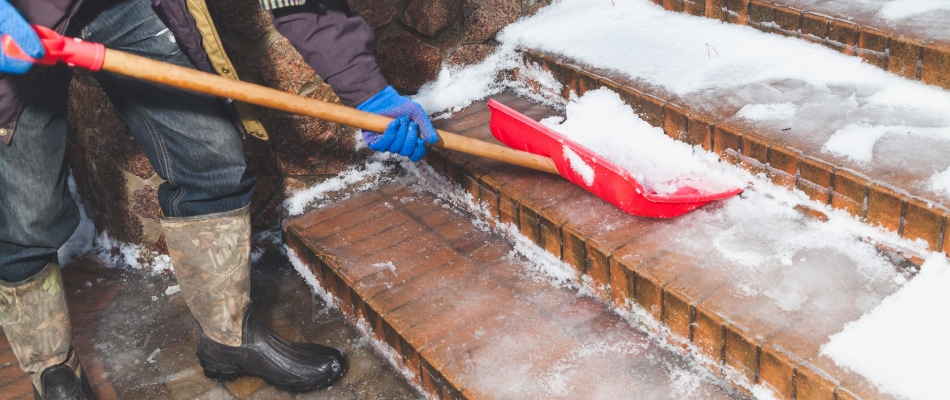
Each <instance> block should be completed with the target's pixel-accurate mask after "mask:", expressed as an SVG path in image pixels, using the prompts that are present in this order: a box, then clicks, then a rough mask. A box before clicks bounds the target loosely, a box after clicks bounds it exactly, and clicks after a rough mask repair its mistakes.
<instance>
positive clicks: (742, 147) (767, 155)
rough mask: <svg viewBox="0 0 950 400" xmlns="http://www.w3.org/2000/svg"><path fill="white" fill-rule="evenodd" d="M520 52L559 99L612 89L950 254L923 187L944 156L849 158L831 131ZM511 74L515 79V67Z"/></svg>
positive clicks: (781, 177) (681, 134) (681, 127)
mask: <svg viewBox="0 0 950 400" xmlns="http://www.w3.org/2000/svg"><path fill="white" fill-rule="evenodd" d="M522 54H523V56H524V61H525V63H526V65H533V66H537V67H539V68H542V69H543V70H546V71H548V72H550V73H551V74H552V75H553V76H554V77H555V78H556V79H557V80H558V81H559V82H560V83H561V84H562V85H563V88H562V92H561V93H560V95H561V96H562V97H564V98H568V97H569V96H570V94H571V93H575V94H577V95H581V94H583V93H586V92H587V91H589V90H593V89H597V88H601V87H606V88H609V89H610V90H613V91H615V92H617V93H619V94H620V96H621V98H623V99H624V101H625V102H626V103H627V104H629V105H630V106H631V107H632V108H633V109H634V111H635V112H636V113H637V114H638V115H640V117H641V118H643V119H644V120H645V121H647V122H648V123H650V124H651V125H653V126H656V127H660V128H662V129H663V130H664V132H666V134H667V135H668V136H670V137H672V138H674V139H676V140H680V141H684V142H687V143H690V144H692V145H697V146H702V148H703V149H706V150H710V151H713V152H715V153H718V154H719V155H720V156H722V157H723V158H724V159H726V160H728V161H730V162H733V163H736V164H738V165H740V166H742V167H743V168H744V169H746V170H748V171H750V172H753V173H763V174H765V175H766V176H767V177H768V178H769V179H771V180H772V181H773V182H774V183H776V184H778V185H782V186H785V187H787V188H789V189H798V190H801V191H803V192H805V193H806V194H808V196H809V197H811V198H812V199H813V200H815V201H818V202H821V203H823V204H828V205H830V206H832V207H834V208H837V209H842V210H845V211H847V212H849V213H850V214H851V215H854V216H855V217H857V218H859V219H861V220H862V221H864V222H866V223H868V224H870V225H872V226H880V227H882V228H884V229H887V230H890V231H892V232H896V233H898V234H900V235H901V236H902V237H904V238H907V239H909V240H918V239H920V240H923V241H926V242H927V245H928V248H929V250H932V251H938V252H939V251H943V252H944V253H946V254H950V244H948V243H947V242H950V235H945V234H944V233H945V231H946V227H947V221H948V215H950V201H948V200H947V199H945V198H943V196H941V195H938V194H934V193H932V192H929V191H927V190H926V188H925V186H926V181H927V179H929V178H930V177H931V176H932V175H933V174H934V172H935V171H941V170H943V169H945V168H946V166H944V165H943V164H944V161H943V160H944V158H942V157H937V158H932V157H930V156H926V155H925V154H922V155H921V156H920V157H919V159H918V160H914V162H906V163H902V165H900V166H894V165H890V164H885V163H859V162H854V161H851V160H849V159H846V158H840V157H835V156H833V155H830V154H828V153H826V152H823V151H822V150H821V147H822V144H823V143H824V141H825V140H827V138H828V137H829V136H830V135H831V134H832V133H834V129H829V128H827V127H823V126H815V124H813V123H810V122H808V121H797V122H800V124H799V125H801V126H796V128H795V129H796V130H799V132H798V134H796V135H791V134H789V133H788V132H786V131H787V130H789V129H790V128H783V127H782V126H776V125H775V124H769V123H765V122H757V121H750V120H747V119H742V118H739V117H736V116H735V115H736V112H737V111H739V109H740V108H741V107H742V105H743V104H744V103H743V104H727V103H719V104H717V106H716V107H717V108H716V109H713V110H710V109H709V99H704V98H681V97H678V96H675V95H671V94H669V93H667V92H665V91H664V90H662V89H660V88H657V87H655V86H651V85H649V84H646V83H643V82H642V81H639V80H636V79H630V78H624V77H621V76H618V75H617V74H615V73H611V72H608V71H604V70H599V69H597V68H594V67H590V66H586V65H581V64H579V63H576V62H572V61H571V60H566V59H564V58H562V57H558V56H555V55H552V54H547V53H544V52H541V51H536V50H525V51H523V52H522ZM513 73H514V75H515V76H516V78H517V77H518V76H519V71H517V70H516V71H514V72H513ZM524 79H527V78H524ZM832 112H833V111H832ZM802 130H804V131H806V132H802ZM806 133H807V134H806ZM905 145H907V146H916V147H914V148H913V149H911V148H907V149H903V150H902V151H905V152H911V151H920V152H933V150H934V148H935V146H936V147H939V146H942V144H939V143H936V142H932V141H920V142H919V143H916V144H914V143H905ZM921 146H922V147H921Z"/></svg>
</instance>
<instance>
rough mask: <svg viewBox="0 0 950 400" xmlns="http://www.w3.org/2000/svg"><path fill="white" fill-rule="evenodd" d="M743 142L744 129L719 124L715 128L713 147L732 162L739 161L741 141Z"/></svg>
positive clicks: (724, 158) (722, 156) (723, 157)
mask: <svg viewBox="0 0 950 400" xmlns="http://www.w3.org/2000/svg"><path fill="white" fill-rule="evenodd" d="M741 142H742V131H739V130H737V129H736V128H734V127H729V126H724V125H718V126H716V130H715V138H714V139H713V147H714V151H715V153H716V154H719V156H720V157H721V158H722V159H723V160H726V161H727V162H730V163H738V162H739V151H740V147H739V146H740V143H741Z"/></svg>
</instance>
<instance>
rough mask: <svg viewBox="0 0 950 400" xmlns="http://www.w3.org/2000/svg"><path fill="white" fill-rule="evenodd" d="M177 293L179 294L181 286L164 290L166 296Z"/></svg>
mask: <svg viewBox="0 0 950 400" xmlns="http://www.w3.org/2000/svg"><path fill="white" fill-rule="evenodd" d="M178 292H181V286H178V285H174V286H169V287H168V288H166V289H165V295H166V296H171V295H173V294H175V293H178Z"/></svg>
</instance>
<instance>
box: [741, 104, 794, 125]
mask: <svg viewBox="0 0 950 400" xmlns="http://www.w3.org/2000/svg"><path fill="white" fill-rule="evenodd" d="M797 112H798V106H797V105H795V104H792V103H778V104H749V105H746V106H744V107H742V109H740V110H739V112H737V113H736V116H737V117H739V118H745V119H750V120H753V121H763V120H769V119H782V120H789V119H792V118H794V117H795V113H797Z"/></svg>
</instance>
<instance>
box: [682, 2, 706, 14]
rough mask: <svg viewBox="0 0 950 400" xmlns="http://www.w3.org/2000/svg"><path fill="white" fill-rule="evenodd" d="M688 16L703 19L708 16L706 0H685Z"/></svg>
mask: <svg viewBox="0 0 950 400" xmlns="http://www.w3.org/2000/svg"><path fill="white" fill-rule="evenodd" d="M683 1H684V4H685V6H684V8H685V10H684V11H686V12H687V13H688V14H690V15H695V16H697V17H702V16H704V15H706V0H683Z"/></svg>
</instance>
